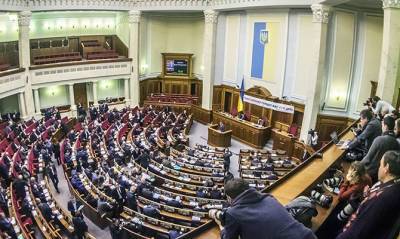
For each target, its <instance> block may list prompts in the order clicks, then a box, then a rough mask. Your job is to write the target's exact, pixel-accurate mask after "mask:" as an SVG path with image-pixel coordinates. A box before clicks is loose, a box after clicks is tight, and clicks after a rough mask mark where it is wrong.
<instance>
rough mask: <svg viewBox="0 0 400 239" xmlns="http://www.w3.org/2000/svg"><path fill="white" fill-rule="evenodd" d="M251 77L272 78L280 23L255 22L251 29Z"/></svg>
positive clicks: (273, 77)
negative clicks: (252, 29)
mask: <svg viewBox="0 0 400 239" xmlns="http://www.w3.org/2000/svg"><path fill="white" fill-rule="evenodd" d="M253 32H254V33H253V52H252V58H251V59H252V61H251V77H254V78H258V79H264V80H274V79H275V68H276V61H277V58H276V57H277V49H278V48H279V44H280V43H279V40H278V38H279V36H280V24H279V23H278V22H270V23H267V22H255V23H254V31H253Z"/></svg>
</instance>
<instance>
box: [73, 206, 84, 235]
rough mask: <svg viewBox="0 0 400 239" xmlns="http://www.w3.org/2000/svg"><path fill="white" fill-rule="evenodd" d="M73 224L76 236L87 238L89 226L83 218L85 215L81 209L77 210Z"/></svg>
mask: <svg viewBox="0 0 400 239" xmlns="http://www.w3.org/2000/svg"><path fill="white" fill-rule="evenodd" d="M72 224H73V225H74V229H75V230H74V232H75V235H76V237H77V238H78V239H83V238H85V233H86V232H87V231H88V226H87V224H86V222H85V221H84V220H83V216H82V214H81V212H80V211H77V212H76V215H75V217H73V218H72Z"/></svg>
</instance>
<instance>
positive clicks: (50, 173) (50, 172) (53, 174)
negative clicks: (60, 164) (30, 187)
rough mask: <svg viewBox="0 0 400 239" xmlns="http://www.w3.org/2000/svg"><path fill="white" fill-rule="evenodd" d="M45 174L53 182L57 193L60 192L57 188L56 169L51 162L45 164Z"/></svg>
mask: <svg viewBox="0 0 400 239" xmlns="http://www.w3.org/2000/svg"><path fill="white" fill-rule="evenodd" d="M45 170H46V171H45V172H46V175H47V176H48V177H49V178H50V179H51V181H52V182H53V185H54V188H55V189H56V191H57V193H60V190H58V176H57V170H56V167H55V165H54V164H53V163H50V164H49V165H47V166H46V169H45Z"/></svg>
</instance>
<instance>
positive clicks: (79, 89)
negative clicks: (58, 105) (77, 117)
mask: <svg viewBox="0 0 400 239" xmlns="http://www.w3.org/2000/svg"><path fill="white" fill-rule="evenodd" d="M74 99H75V104H76V105H78V104H79V103H81V104H82V106H83V107H84V108H85V109H87V108H88V102H87V95H86V83H79V84H74Z"/></svg>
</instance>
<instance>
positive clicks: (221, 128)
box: [218, 121, 225, 132]
mask: <svg viewBox="0 0 400 239" xmlns="http://www.w3.org/2000/svg"><path fill="white" fill-rule="evenodd" d="M218 130H219V131H221V132H225V125H224V124H223V123H222V121H220V122H219V124H218Z"/></svg>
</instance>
